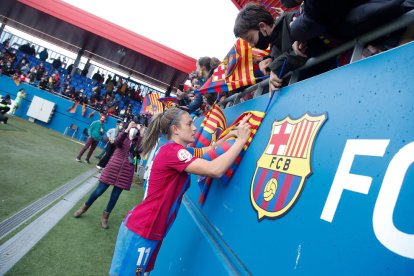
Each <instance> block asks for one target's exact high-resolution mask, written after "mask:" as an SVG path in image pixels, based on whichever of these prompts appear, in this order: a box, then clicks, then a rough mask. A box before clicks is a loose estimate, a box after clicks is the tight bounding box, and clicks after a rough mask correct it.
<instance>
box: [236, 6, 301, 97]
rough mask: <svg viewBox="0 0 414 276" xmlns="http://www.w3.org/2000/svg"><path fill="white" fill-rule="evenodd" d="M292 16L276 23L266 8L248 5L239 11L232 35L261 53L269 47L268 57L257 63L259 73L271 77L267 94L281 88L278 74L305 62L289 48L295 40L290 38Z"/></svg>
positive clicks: (282, 16) (279, 19) (283, 73)
mask: <svg viewBox="0 0 414 276" xmlns="http://www.w3.org/2000/svg"><path fill="white" fill-rule="evenodd" d="M294 15H295V13H294V12H290V13H289V12H285V13H283V14H282V15H281V16H279V17H278V19H277V21H276V22H275V20H274V19H273V16H272V15H271V14H270V13H269V12H268V11H267V10H266V9H265V7H263V6H262V5H260V4H258V3H252V2H251V3H248V4H247V5H246V6H244V8H243V9H242V10H241V11H240V12H239V14H238V15H237V18H236V21H235V24H234V34H235V36H236V37H241V38H243V39H244V40H247V41H248V42H249V44H250V45H251V46H252V47H256V48H259V49H263V50H264V49H267V48H268V47H269V45H271V54H270V55H269V58H266V59H264V60H263V61H261V62H260V69H261V70H262V72H263V73H267V74H270V78H269V91H270V92H272V91H275V90H278V89H279V88H280V87H281V86H282V79H281V78H280V77H282V76H280V75H281V73H282V75H285V74H286V73H287V72H289V71H293V70H295V69H297V68H299V67H300V66H302V65H303V64H304V63H305V61H306V58H305V57H302V56H299V55H297V54H296V53H295V52H294V51H293V49H292V47H291V46H292V44H293V42H294V40H293V39H292V38H291V37H290V27H289V24H290V23H291V22H292V20H293V17H294ZM282 68H284V70H283V72H281V69H282Z"/></svg>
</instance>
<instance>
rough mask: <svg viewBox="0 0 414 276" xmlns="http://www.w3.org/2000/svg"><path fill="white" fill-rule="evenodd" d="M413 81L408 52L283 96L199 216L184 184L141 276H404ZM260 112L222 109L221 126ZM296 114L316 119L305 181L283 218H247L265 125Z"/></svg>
mask: <svg viewBox="0 0 414 276" xmlns="http://www.w3.org/2000/svg"><path fill="white" fill-rule="evenodd" d="M413 76H414V43H410V44H408V45H405V46H403V47H399V48H396V49H393V50H391V51H388V52H385V53H383V54H380V55H377V56H374V57H371V58H368V59H365V60H361V61H359V62H356V63H353V64H350V65H348V66H344V67H341V68H339V69H336V70H333V71H330V72H327V73H325V74H322V75H319V76H317V77H314V78H311V79H308V80H305V81H302V82H299V83H297V84H294V85H291V86H289V87H286V88H283V89H282V90H281V91H280V93H279V95H278V97H276V98H275V99H273V101H272V104H271V110H270V111H269V112H268V114H267V115H266V117H265V119H264V120H263V122H262V125H261V126H260V129H259V131H258V133H257V134H256V137H255V138H254V140H253V142H252V144H251V146H250V147H249V149H248V151H247V153H246V155H245V156H244V158H243V160H242V162H241V164H240V166H239V168H238V169H237V171H236V173H235V175H234V176H233V179H232V180H231V182H230V183H229V184H228V185H223V184H221V183H220V182H218V181H215V182H213V185H212V187H211V189H210V192H209V194H208V197H207V199H206V202H205V203H204V205H202V206H201V205H200V204H199V203H198V198H199V196H200V189H199V187H198V185H197V184H196V178H195V177H193V179H192V185H191V187H190V189H189V190H188V191H187V193H186V194H185V196H184V200H183V205H182V206H181V210H180V212H179V215H178V217H177V219H176V221H175V224H174V226H173V227H172V228H171V231H170V232H169V233H168V235H167V237H166V239H165V241H164V243H163V245H162V247H161V251H160V253H159V256H158V260H157V263H156V266H155V270H154V271H153V272H152V273H151V275H228V274H241V275H246V274H253V275H414V207H413V206H414V205H413V202H414V185H413V184H414V166H413V165H412V164H413V162H414V123H413V118H414V93H413V92H414V77H413ZM267 101H268V95H264V96H262V97H260V98H257V99H254V100H251V101H248V102H245V103H243V104H240V105H237V106H235V107H232V108H229V109H226V110H225V114H226V116H227V119H228V122H232V121H233V120H234V119H235V118H236V117H237V116H238V115H240V114H241V113H242V112H244V111H247V110H259V111H264V107H265V106H266V104H267ZM306 113H308V114H313V115H321V114H326V115H327V120H326V122H325V123H324V125H323V126H322V127H321V129H320V131H319V133H318V134H317V135H316V137H315V139H314V145H313V148H312V151H311V153H310V165H311V171H312V174H311V175H310V176H309V177H308V178H307V180H306V181H305V183H304V185H303V189H302V191H301V193H299V196H298V197H297V199H296V201H295V202H294V204H293V205H292V206H291V207H290V209H289V210H288V211H287V212H285V213H283V215H282V216H279V217H277V218H269V217H264V218H262V219H259V217H258V212H257V211H256V209H255V208H254V204H253V203H252V199H251V185H252V182H253V181H254V175H255V171H256V168H257V166H258V163H257V162H258V160H259V159H260V157H261V156H262V155H263V154H264V151H265V149H266V147H267V145H268V141H269V138H270V136H271V132H272V124H273V123H274V122H278V121H282V120H283V119H285V118H286V117H288V116H289V117H290V118H293V119H298V118H302V117H303V116H304V115H305V114H306ZM198 123H200V121H198ZM292 166H293V165H292ZM260 192H263V191H260Z"/></svg>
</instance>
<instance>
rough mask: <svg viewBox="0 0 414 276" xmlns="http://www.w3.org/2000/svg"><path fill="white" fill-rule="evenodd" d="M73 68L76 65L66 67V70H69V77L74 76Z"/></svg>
mask: <svg viewBox="0 0 414 276" xmlns="http://www.w3.org/2000/svg"><path fill="white" fill-rule="evenodd" d="M73 66H74V64H73V63H72V64H70V65H68V67H66V70H68V74H69V75H70V74H72V70H73Z"/></svg>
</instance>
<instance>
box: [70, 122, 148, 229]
mask: <svg viewBox="0 0 414 276" xmlns="http://www.w3.org/2000/svg"><path fill="white" fill-rule="evenodd" d="M139 127H140V125H139V124H137V123H136V122H134V121H131V122H130V123H129V124H128V127H127V128H126V129H125V130H124V131H122V132H120V133H119V135H118V137H117V138H116V140H115V142H114V144H115V146H116V148H115V151H114V153H113V154H112V157H111V159H110V160H109V162H108V164H107V165H106V167H105V169H104V170H103V171H102V173H101V176H100V177H99V184H98V186H97V187H96V189H95V190H94V191H93V192H92V194H91V195H90V196H89V199H88V200H87V201H86V202H85V204H83V206H82V207H81V208H80V209H79V210H77V211H76V212H75V213H74V214H73V216H74V217H75V218H79V217H80V216H81V215H82V214H83V213H85V212H86V211H87V210H88V208H89V207H90V206H91V205H92V204H93V202H94V201H95V200H96V199H97V198H98V197H100V196H101V195H102V194H103V193H104V192H105V191H106V190H107V189H108V188H109V186H113V189H112V193H111V197H110V199H109V202H108V204H107V206H106V209H105V210H104V212H103V214H102V219H101V226H102V228H104V229H107V228H108V218H109V215H110V213H111V212H112V210H113V208H114V207H115V205H116V202H117V201H118V198H119V196H120V195H121V192H122V190H127V191H128V190H129V189H130V188H131V184H132V179H133V176H134V157H133V156H134V155H139V154H140V153H141V149H140V146H141V141H142V136H141V135H143V131H141V132H140V131H139V130H138V128H139Z"/></svg>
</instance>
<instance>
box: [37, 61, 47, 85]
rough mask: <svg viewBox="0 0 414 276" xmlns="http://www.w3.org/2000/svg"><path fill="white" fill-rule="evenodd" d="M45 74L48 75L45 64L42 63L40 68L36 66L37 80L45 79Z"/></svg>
mask: <svg viewBox="0 0 414 276" xmlns="http://www.w3.org/2000/svg"><path fill="white" fill-rule="evenodd" d="M45 73H46V70H45V67H44V64H43V62H41V63H40V64H39V66H36V80H37V81H40V80H41V79H42V78H43V77H44V75H45Z"/></svg>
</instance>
